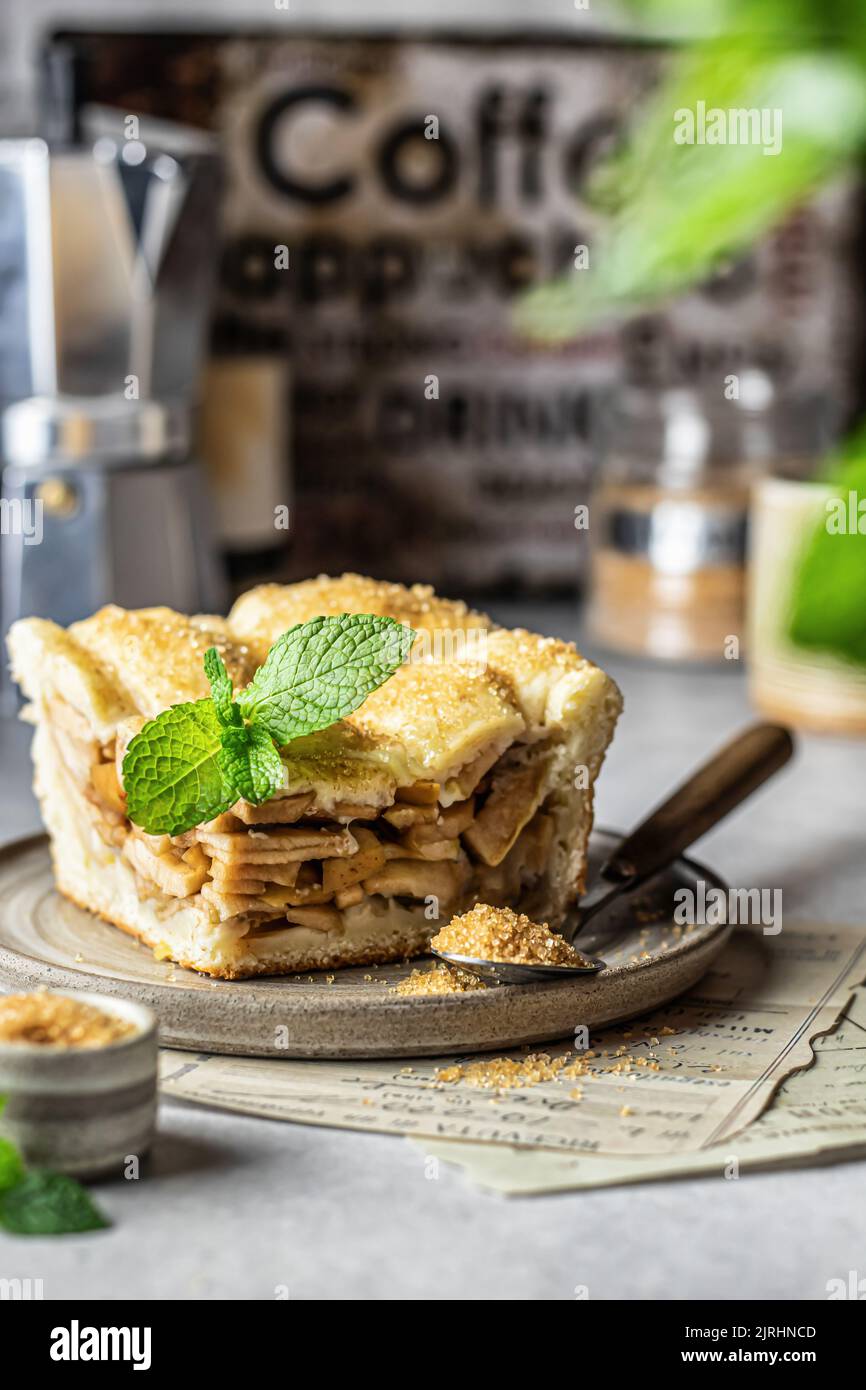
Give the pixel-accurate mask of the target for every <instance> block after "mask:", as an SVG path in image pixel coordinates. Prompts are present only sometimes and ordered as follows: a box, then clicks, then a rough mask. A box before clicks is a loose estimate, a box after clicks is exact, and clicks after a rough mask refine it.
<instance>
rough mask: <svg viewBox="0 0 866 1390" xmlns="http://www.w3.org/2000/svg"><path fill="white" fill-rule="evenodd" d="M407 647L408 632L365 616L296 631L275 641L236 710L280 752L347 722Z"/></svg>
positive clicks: (401, 659) (302, 626)
mask: <svg viewBox="0 0 866 1390" xmlns="http://www.w3.org/2000/svg"><path fill="white" fill-rule="evenodd" d="M414 639H415V633H414V632H413V631H412V629H411V628H410V627H406V626H404V625H403V624H402V623H398V622H396V621H395V620H394V619H393V618H380V617H375V616H373V615H372V614H370V613H343V614H341V615H340V616H339V617H334V618H313V619H311V621H310V622H308V623H299V624H298V625H297V626H295V627H291V628H289V630H288V632H284V633H283V635H282V637H278V638H277V640H276V642H275V643H274V645H273V646H272V647H271V650H270V651H269V652H268V656H267V660H266V661H265V664H264V666H260V667H259V669H258V671H257V672H256V674H255V676H254V677H253V680H252V681H251V683H250V684H249V685H248V686H247V688H246V690H244V691H242V692H241V694H240V695H239V696H238V704H239V705H240V708H241V711H242V713H243V714H244V715H245V716H246V718H247V719H249V720H250V721H251V723H252V724H253V725H254V726H255V725H258V726H259V727H260V728H263V729H266V730H267V732H268V733H269V734H270V735H271V736H272V737H273V739H274V740H275V742H276V743H278V744H280V745H281V746H282V745H283V744H285V743H289V742H290V741H291V739H293V738H298V737H299V736H300V735H302V734H311V733H314V732H315V731H316V730H317V729H326V728H328V726H329V725H331V724H335V723H336V722H337V720H338V719H344V718H345V716H346V715H347V714H351V713H352V710H354V709H357V708H358V706H359V705H360V704H363V702H364V700H366V698H367V696H368V695H370V694H371V693H372V691H374V690H376V689H378V687H379V686H380V685H383V684H384V682H385V681H386V680H387V679H388V677H389V676H391V675H393V674H394V672H395V671H396V669H397V667H398V666H400V665H402V663H403V662H404V661H405V660H406V657H407V656H408V655H409V650H410V648H411V646H412V643H413V641H414Z"/></svg>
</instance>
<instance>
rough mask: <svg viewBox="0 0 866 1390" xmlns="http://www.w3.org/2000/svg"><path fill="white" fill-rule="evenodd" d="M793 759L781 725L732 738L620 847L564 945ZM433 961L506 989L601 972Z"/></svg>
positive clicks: (595, 967) (444, 956) (599, 963)
mask: <svg viewBox="0 0 866 1390" xmlns="http://www.w3.org/2000/svg"><path fill="white" fill-rule="evenodd" d="M793 751H794V742H793V739H792V738H791V735H790V733H789V731H788V730H787V729H785V728H783V727H782V726H781V725H780V724H754V725H753V726H752V727H751V728H750V729H746V731H745V732H744V733H742V734H738V735H737V737H736V738H734V739H732V740H731V742H730V743H727V744H726V745H725V747H724V748H722V749H720V751H719V752H718V753H716V754H715V755H714V757H712V758H710V760H709V762H706V763H704V764H703V765H702V766H701V767H699V768H698V770H697V772H694V773H693V774H692V776H691V777H690V778H689V779H688V781H686V782H683V784H682V785H681V786H680V787H678V788H677V790H676V791H675V792H674V793H673V794H672V795H671V796H670V797H668V799H667V801H665V802H664V803H663V804H662V805H661V806H659V807H657V808H656V810H655V811H653V812H652V813H651V814H650V815H649V816H648V817H647V818H646V820H643V821H641V823H640V825H638V826H637V827H636V828H635V829H634V830H633V831H632V832H631V834H630V835H627V836H626V837H625V839H623V840H621V841H620V843H619V845H618V847H617V848H616V849H615V850H614V852H613V854H612V855H611V856H610V858H609V859H608V860H607V861H606V863H605V864H604V865H603V867H602V869H601V871H600V873H599V877H598V880H597V881H596V883H595V884H594V886H593V887H592V888H591V889H590V890H589V892H588V893H586V894H585V896H584V897H583V899H582V900H581V902H580V903H579V905H578V907H577V908H576V910H575V911H574V913H573V914H572V917H571V920H570V921H569V923H568V924H567V926H566V928H565V929H564V930H563V932H562V936H563V938H564V939H565V940H566V941H567V942H569V944H571V943H573V942H574V939H575V937H576V936H577V935H578V933H579V932H580V931H582V930H583V928H584V927H585V926H586V923H587V922H588V921H589V920H590V918H591V917H595V916H596V914H597V913H600V912H603V911H604V910H605V909H606V908H607V907H609V906H610V904H611V903H612V902H614V900H615V899H616V898H619V897H621V896H622V895H623V894H624V893H632V892H634V890H635V889H636V888H639V887H641V885H642V884H644V883H646V882H647V880H648V879H650V878H652V877H653V876H654V875H655V874H657V873H659V872H660V871H661V870H662V869H666V868H667V867H668V865H669V864H672V863H673V861H674V860H675V859H678V858H679V856H680V855H681V854H682V853H683V851H684V850H686V849H688V848H689V846H690V845H693V844H694V842H695V840H699V839H700V838H701V836H702V835H705V834H706V832H707V831H708V830H710V829H712V827H713V826H714V825H717V824H718V823H719V821H720V820H723V819H724V817H725V816H726V815H728V813H729V812H730V811H733V809H734V807H735V806H739V805H740V803H741V802H743V801H745V800H746V798H747V797H749V796H751V794H752V792H753V791H756V790H757V789H758V787H760V786H761V785H762V783H764V782H766V781H767V779H768V778H769V777H772V776H773V775H774V773H776V772H778V771H779V769H780V768H782V767H784V765H785V763H786V762H787V761H788V759H789V758H790V757H791V754H792V753H793ZM432 954H433V955H434V956H438V957H439V959H440V960H444V961H447V963H448V964H449V965H457V966H459V967H460V969H461V970H469V971H471V972H472V973H473V974H474V975H480V976H481V977H482V978H483V979H489V980H493V981H495V982H496V983H497V984H509V985H525V984H529V983H533V984H536V983H538V982H540V981H542V980H553V979H563V978H564V977H565V976H567V975H572V976H573V975H594V974H596V972H597V971H599V970H603V969H604V968H605V965H606V962H605V961H603V960H599V959H598V958H597V957H585V964H581V965H524V964H515V963H512V962H510V961H498V960H481V959H478V958H476V957H475V956H457V955H452V954H450V953H449V952H448V951H433V952H432Z"/></svg>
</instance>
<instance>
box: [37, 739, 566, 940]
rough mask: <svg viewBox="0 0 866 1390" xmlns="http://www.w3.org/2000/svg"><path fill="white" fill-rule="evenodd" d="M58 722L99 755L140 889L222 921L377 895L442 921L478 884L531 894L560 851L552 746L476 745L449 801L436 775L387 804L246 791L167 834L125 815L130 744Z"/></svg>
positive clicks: (321, 920) (85, 752)
mask: <svg viewBox="0 0 866 1390" xmlns="http://www.w3.org/2000/svg"><path fill="white" fill-rule="evenodd" d="M55 732H56V738H57V741H58V743H59V745H60V751H61V754H62V756H63V759H64V762H66V763H67V766H68V767H69V768H70V770H71V771H74V772H77V773H78V774H79V775H80V774H81V772H82V771H83V770H84V767H85V766H86V765H87V763H88V762H89V767H88V769H87V778H86V790H85V795H86V799H87V801H88V803H89V805H90V807H91V809H92V812H93V817H94V821H95V825H96V828H97V830H98V832H99V834H100V835H101V837H102V839H103V840H105V842H106V843H107V844H110V845H112V846H113V847H115V848H116V849H119V850H120V852H121V853H122V855H123V857H124V858H125V860H126V861H127V862H128V863H129V865H130V866H131V868H132V869H133V870H134V873H135V876H136V883H137V887H138V891H139V895H140V896H141V897H143V898H145V897H152V896H153V895H154V894H156V895H165V897H166V898H168V899H175V900H186V899H191V898H194V897H198V899H199V902H200V903H203V904H206V907H207V911H208V914H209V916H210V918H211V920H212V921H213V922H215V923H216V922H226V921H230V920H234V919H241V920H243V921H244V922H245V923H246V924H247V927H248V930H249V931H250V932H255V931H258V930H261V929H263V928H267V929H269V930H270V929H273V926H274V924H275V923H279V924H280V925H288V926H299V927H306V928H312V929H313V930H316V931H321V932H338V931H340V930H341V929H342V926H343V917H342V913H343V912H344V911H345V910H346V909H347V908H353V907H357V906H359V905H360V904H362V903H363V902H364V901H365V900H366V899H368V898H377V897H378V898H383V899H397V900H402V901H404V905H405V906H415V905H421V906H423V907H425V908H428V909H430V911H429V919H430V921H431V924H432V923H434V922H435V921H436V920H437V919H438V917H439V916H440V915H442V914H444V913H450V912H453V911H455V910H457V909H458V908H459V907H461V906H463V905H464V904H466V903H471V902H475V901H477V900H478V899H479V898H481V899H483V900H484V901H485V902H491V903H497V904H498V903H504V902H506V901H514V900H516V899H518V898H519V897H520V896H521V893H522V892H523V891H524V890H525V889H527V888H528V887H530V886H531V885H532V884H533V883H534V882H535V881H536V880H537V879H538V878H539V877H540V876H541V875H542V874H543V873H544V870H545V866H546V864H547V860H548V856H549V851H550V846H551V842H552V839H553V834H554V820H553V817H552V816H551V815H550V814H548V813H547V812H546V811H545V808H544V804H543V803H544V796H545V784H546V771H547V768H548V765H549V759H548V758H547V757H546V756H545V750H544V749H543V748H540V747H534V748H527V747H525V746H519V745H515V746H513V747H512V748H510V749H508V750H507V751H506V752H505V753H504V754H503V755H502V756H501V757H498V758H496V757H495V755H481V756H479V757H477V758H475V759H474V760H473V762H472V763H471V764H470V765H468V766H467V767H466V768H464V769H463V770H462V771H461V772H460V773H458V775H457V777H456V778H455V779H453V780H452V782H451V783H450V784H449V793H450V794H451V795H454V794H455V791H456V793H457V795H458V796H460V799H458V800H452V801H451V802H450V804H448V805H447V806H446V805H443V804H442V802H441V801H440V795H441V790H442V789H441V787H440V785H439V783H437V782H415V783H412V784H411V785H408V786H405V787H400V788H398V789H397V791H396V794H395V797H394V800H393V801H392V802H391V803H390V804H388V805H386V806H385V807H381V806H372V805H363V804H354V803H349V802H345V801H335V802H333V803H332V804H331V805H330V806H329V807H328V808H327V809H325V808H324V807H322V806H320V805H319V804H318V803H317V797H316V793H315V792H314V791H303V792H299V793H296V794H293V795H286V796H281V797H277V798H275V799H273V800H271V801H268V802H266V803H265V804H264V805H261V806H253V805H251V804H249V803H248V802H245V801H240V802H238V803H237V804H236V805H235V806H234V807H232V809H231V811H229V812H226V813H225V814H223V815H220V816H218V817H217V818H216V819H215V820H211V821H208V822H207V823H206V824H204V825H200V826H197V827H195V829H193V830H188V831H186V832H185V833H184V834H182V835H176V836H168V835H148V834H146V833H145V832H144V831H143V830H141V829H140V828H139V827H138V826H135V825H132V824H131V823H130V822H129V821H128V820H127V819H126V816H125V814H124V795H123V790H122V787H121V783H120V779H119V776H118V767H117V763H118V761H119V760H120V757H121V756H122V753H121V752H120V751H119V750H112V749H110V748H109V749H106V750H104V751H102V750H98V749H97V747H96V746H95V745H93V744H89V743H87V742H82V740H81V739H80V737H79V733H78V731H76V732H73V730H72V729H71V728H70V726H69V720H68V719H64V717H63V715H61V717H60V718H59V719H58V720H57V721H56V724H55ZM461 793H462V796H461V795H460V794H461Z"/></svg>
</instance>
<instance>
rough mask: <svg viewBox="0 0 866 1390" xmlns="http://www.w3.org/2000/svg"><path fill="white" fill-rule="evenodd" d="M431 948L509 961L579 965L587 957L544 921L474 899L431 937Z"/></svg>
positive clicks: (523, 963) (515, 962) (585, 962)
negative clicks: (457, 915)
mask: <svg viewBox="0 0 866 1390" xmlns="http://www.w3.org/2000/svg"><path fill="white" fill-rule="evenodd" d="M430 944H431V946H432V947H433V950H434V951H442V952H445V953H447V954H448V955H451V956H470V957H472V958H474V959H478V960H493V961H502V962H504V963H508V964H512V965H581V966H585V965H587V964H588V962H587V960H586V958H585V957H584V956H582V955H581V954H580V952H579V951H576V950H575V949H574V947H573V946H570V945H569V944H568V942H567V941H565V940H564V939H563V937H561V936H557V934H556V932H552V931H551V930H550V927H549V926H548V925H547V923H546V922H541V923H539V922H533V921H532V920H531V918H529V917H527V916H526V915H525V914H524V913H522V912H513V911H512V910H511V908H509V907H490V906H489V905H488V904H487V903H477V904H476V905H475V907H473V908H471V909H470V911H469V912H464V913H463V914H462V915H461V916H459V917H453V918H452V919H451V921H450V922H449V923H448V925H447V926H445V927H443V928H442V930H441V931H440V932H439V933H438V935H436V936H434V938H433V940H432V941H431V943H430Z"/></svg>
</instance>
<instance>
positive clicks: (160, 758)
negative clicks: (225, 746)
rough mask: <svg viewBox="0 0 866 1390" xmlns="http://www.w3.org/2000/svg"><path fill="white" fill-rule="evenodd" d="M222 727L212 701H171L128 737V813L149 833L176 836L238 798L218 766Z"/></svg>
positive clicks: (125, 762)
mask: <svg viewBox="0 0 866 1390" xmlns="http://www.w3.org/2000/svg"><path fill="white" fill-rule="evenodd" d="M222 734H223V726H222V724H221V723H220V721H219V718H218V716H217V713H216V709H215V708H214V703H213V701H212V700H196V701H195V702H194V703H192V704H185V705H173V706H172V708H171V709H167V710H164V711H163V713H162V714H160V715H157V717H156V719H151V720H150V721H149V723H147V724H145V726H144V728H143V729H141V730H140V732H139V733H137V734H136V735H135V737H134V738H133V739H131V740H130V743H129V747H128V748H127V750H126V756H125V758H124V759H123V785H124V789H125V791H126V813H127V815H128V816H129V819H130V820H131V821H134V822H135V824H136V825H140V826H141V827H142V829H143V830H146V831H147V832H148V833H149V834H151V835H180V834H182V833H183V831H184V830H190V829H191V828H192V826H194V825H201V824H202V823H203V822H204V821H207V820H212V819H213V817H214V816H218V815H219V814H220V812H222V811H227V810H228V808H229V807H230V806H231V805H232V804H233V803H234V802H235V801H236V800H237V797H236V796H234V795H233V794H232V792H231V789H230V788H229V787H227V786H226V783H225V781H224V779H223V775H222V772H221V770H220V753H221V750H222Z"/></svg>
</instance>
